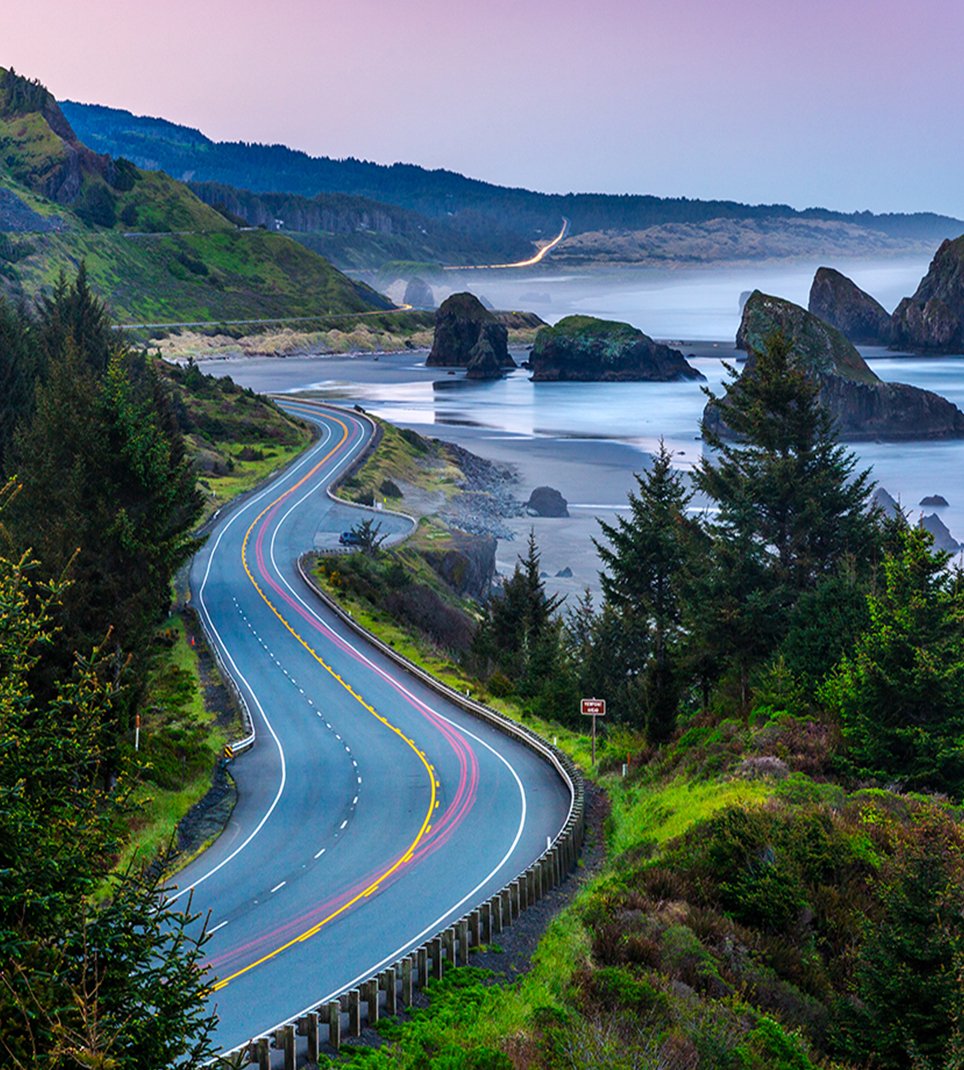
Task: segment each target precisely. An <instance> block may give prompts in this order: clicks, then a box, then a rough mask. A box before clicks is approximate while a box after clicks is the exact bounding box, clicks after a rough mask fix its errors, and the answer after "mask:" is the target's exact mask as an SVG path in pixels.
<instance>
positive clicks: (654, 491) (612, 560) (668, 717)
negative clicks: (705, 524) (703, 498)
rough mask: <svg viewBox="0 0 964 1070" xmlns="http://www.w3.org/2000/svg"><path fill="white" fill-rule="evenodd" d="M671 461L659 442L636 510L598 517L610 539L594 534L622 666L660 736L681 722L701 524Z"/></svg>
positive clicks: (652, 734) (650, 730) (633, 503)
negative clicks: (687, 581)
mask: <svg viewBox="0 0 964 1070" xmlns="http://www.w3.org/2000/svg"><path fill="white" fill-rule="evenodd" d="M672 460H673V458H672V454H671V453H670V451H669V450H668V449H667V448H666V444H665V443H664V442H662V441H660V444H659V449H658V450H657V452H656V454H655V456H654V457H653V463H652V467H651V468H650V469H649V471H647V472H646V473H645V474H644V475H637V476H636V486H637V492H635V493H634V492H633V491H630V493H629V509H630V515H629V516H628V517H618V518H617V520H616V523H615V524H607V523H605V522H603V521H600V527H601V528H602V532H603V535H604V536H605V539H606V542H607V543H608V545H606V544H605V543H602V542H599V541H596V548H597V550H598V551H599V556H600V559H601V560H602V563H603V566H604V571H603V572H602V573H601V574H600V577H601V580H602V588H603V595H604V598H605V605H606V606H607V607H609V608H610V609H611V610H612V611H613V613H614V614H615V616H616V617H617V618H618V620H619V623H620V626H621V630H622V633H623V642H622V643H621V644H620V646H621V648H622V649H621V653H622V655H623V657H624V658H625V661H624V663H623V665H622V666H621V668H622V671H623V672H624V673H625V675H626V677H627V678H629V677H630V676H633V677H635V678H636V680H637V681H638V686H636V687H635V688H633V691H634V692H635V694H634V696H633V697H634V698H635V699H636V700H637V701H639V702H640V703H641V704H642V712H643V721H644V723H645V726H646V731H647V734H648V736H649V738H650V741H651V742H654V743H655V742H661V741H662V740H664V739H666V738H667V737H668V736H669V735H670V733H671V732H672V730H673V728H674V726H675V723H676V712H677V707H678V705H679V697H680V692H681V688H682V685H683V679H682V674H681V665H680V644H681V640H682V638H683V633H682V627H681V625H682V587H683V583H684V576H685V571H686V569H687V566H688V564H689V561H690V559H691V555H692V552H693V546H694V539H695V524H694V522H693V521H691V520H689V519H688V518H687V516H686V508H687V506H688V505H689V503H690V500H691V498H692V494H691V492H690V491H689V490H688V489H687V487H686V485H685V482H684V479H683V477H682V476H681V475H680V474H679V473H678V472H676V471H674V470H673V466H672Z"/></svg>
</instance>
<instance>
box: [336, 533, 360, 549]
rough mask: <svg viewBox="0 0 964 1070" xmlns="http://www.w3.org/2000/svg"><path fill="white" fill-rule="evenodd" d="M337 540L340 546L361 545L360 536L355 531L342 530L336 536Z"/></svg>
mask: <svg viewBox="0 0 964 1070" xmlns="http://www.w3.org/2000/svg"><path fill="white" fill-rule="evenodd" d="M338 541H339V542H340V543H341V544H342V546H361V544H362V537H361V535H359V534H358V532H357V531H343V532H342V533H341V534H340V535H339V536H338Z"/></svg>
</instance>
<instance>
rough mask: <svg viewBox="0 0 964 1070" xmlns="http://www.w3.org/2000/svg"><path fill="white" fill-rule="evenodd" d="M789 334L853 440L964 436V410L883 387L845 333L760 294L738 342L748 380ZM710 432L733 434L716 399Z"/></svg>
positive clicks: (921, 393)
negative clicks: (766, 348) (779, 337)
mask: <svg viewBox="0 0 964 1070" xmlns="http://www.w3.org/2000/svg"><path fill="white" fill-rule="evenodd" d="M777 331H779V332H782V333H783V335H784V336H785V337H787V338H789V339H790V340H791V341H792V342H793V344H794V357H795V359H796V361H797V364H798V366H799V367H801V368H803V369H804V370H805V371H806V372H807V374H808V375H809V376H811V377H812V378H813V379H815V380H816V381H817V382H818V383H819V384H820V394H819V397H820V400H821V402H823V404H824V405H826V406H827V408H828V409H829V410H830V412H831V413H832V414H833V417H834V420H835V422H836V425H837V431H838V434H839V435H840V436H841V438H846V439H867V438H872V439H903V440H916V439H934V438H958V437H964V413H962V412H961V410H960V409H958V408H957V406H956V405H953V404H952V403H951V402H950V401H948V400H947V399H946V398H943V397H941V396H940V395H939V394H935V393H933V392H932V391H930V390H921V389H920V388H919V387H915V386H907V385H905V384H903V383H884V382H882V381H881V380H880V379H879V378H878V377H877V376H876V375H875V374H874V373H873V371H871V369H870V368H869V366H868V365H867V363H866V361H865V360H864V359H863V357H861V355H860V354H859V353H858V352H857V350H856V349H855V348H854V346H853V345H852V344H851V343H850V342H849V341H848V340H847V339H846V338H845V337H844V336H843V334H842V333H841V332H840V331H839V330H837V328H835V327H832V326H831V325H830V324H828V323H824V322H822V321H821V320H819V319H818V318H817V317H816V316H814V315H813V314H812V313H810V312H808V311H807V310H806V309H803V308H801V307H800V306H799V305H795V304H793V302H792V301H785V300H784V299H782V298H779V297H772V296H770V295H769V294H764V293H761V292H760V291H759V290H755V291H754V292H753V293H752V294H751V296H750V299H749V300H748V301H747V303H746V306H745V307H744V309H743V319H742V321H741V323H740V330H739V332H738V334H737V345H738V346H739V347H740V348H742V349H746V350H747V351H748V358H747V362H746V365H745V366H744V369H743V372H742V373H741V374H743V375H753V374H754V367H755V360H754V351H758V350H760V349H761V348H762V347H763V345H764V344H765V342H766V339H767V338H768V337H769V336H770V335H772V334H774V333H775V332H777ZM703 424H704V427H705V428H706V429H707V430H710V431H715V432H716V433H717V434H720V435H721V436H723V437H729V433H728V429H727V427H726V423H725V412H724V411H721V406H719V405H716V404H714V403H713V402H710V403H709V404H708V405H707V406H706V408H705V409H704V412H703Z"/></svg>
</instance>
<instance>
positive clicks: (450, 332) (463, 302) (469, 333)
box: [425, 293, 516, 369]
mask: <svg viewBox="0 0 964 1070" xmlns="http://www.w3.org/2000/svg"><path fill="white" fill-rule="evenodd" d="M508 337H509V332H508V330H507V329H506V327H505V326H504V325H503V324H501V323H499V321H498V320H497V319H496V317H495V316H494V315H493V314H492V313H491V312H489V310H488V309H486V308H484V307H483V305H482V303H481V302H480V301H479V299H478V298H477V297H475V295H474V294H470V293H458V294H452V296H451V297H447V298H446V299H445V300H444V301H443V302H442V304H441V305H440V306H439V310H438V312H436V313H435V338H434V340H433V342H432V351H431V353H429V355H428V359H427V360H426V362H425V363H426V364H428V365H430V366H432V367H449V368H467V367H468V366H469V365H470V364H471V363H472V361H473V359H475V360H476V365H477V367H481V366H482V365H485V366H487V367H488V366H491V363H492V360H493V359H494V360H495V362H496V364H497V365H498V367H499V369H504V368H514V367H515V366H516V364H515V361H514V360H513V359H512V357H510V356H509V349H508ZM489 350H491V356H490V354H489V352H488V351H489Z"/></svg>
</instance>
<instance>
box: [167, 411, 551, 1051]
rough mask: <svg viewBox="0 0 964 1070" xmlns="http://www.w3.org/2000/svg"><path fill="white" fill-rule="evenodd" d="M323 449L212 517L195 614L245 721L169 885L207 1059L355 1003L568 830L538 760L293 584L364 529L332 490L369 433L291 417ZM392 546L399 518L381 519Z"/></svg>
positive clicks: (354, 423)
mask: <svg viewBox="0 0 964 1070" xmlns="http://www.w3.org/2000/svg"><path fill="white" fill-rule="evenodd" d="M290 405H291V406H293V407H295V408H297V411H298V414H299V415H301V416H303V417H304V418H307V419H311V420H312V421H313V422H315V423H316V424H317V425H318V427H319V431H320V437H319V439H318V441H317V442H316V443H315V444H314V445H313V446H312V447H311V449H310V450H308V451H307V452H306V453H305V454H304V455H303V457H302V458H301V459H300V460H298V461H297V462H296V463H295V464H294V465H293V466H291V467H290V468H288V469H287V470H286V471H285V472H284V473H282V474H281V475H280V476H279V477H278V478H276V479H275V480H274V481H273V482H272V483H270V484H269V485H268V486H267V487H266V488H265V489H263V490H262V491H261V492H260V493H258V494H256V495H254V496H253V497H251V498H249V499H248V500H246V501H244V502H243V503H241V504H240V505H239V506H237V507H236V508H235V509H234V510H232V511H227V512H225V513H224V514H222V515H221V516H220V517H219V519H218V523H217V525H216V526H215V527H214V529H213V531H212V533H211V535H210V537H209V539H208V541H207V543H206V545H205V546H204V548H203V549H202V550H201V552H200V553H199V554H198V555H197V557H196V559H195V561H194V563H193V565H192V570H191V588H192V599H193V603H194V605H195V608H197V610H198V612H199V613H200V616H201V619H202V622H203V623H204V627H205V630H206V632H207V634H208V637H209V640H210V641H211V643H212V644H213V645H214V646H215V647H216V648H217V650H218V653H219V655H220V657H221V660H222V661H223V662H224V663H225V664H226V665H227V666H228V668H229V670H230V672H231V674H232V676H233V677H234V678H235V681H236V683H237V684H238V687H239V688H240V690H241V691H242V693H243V694H244V696H245V699H246V701H247V703H248V706H249V707H250V710H251V713H252V716H253V719H254V722H255V729H256V732H257V741H256V744H255V746H254V747H253V748H252V749H251V750H249V751H247V752H246V753H244V754H242V755H241V756H240V757H238V758H237V759H236V760H235V761H234V762H233V763H232V765H231V773H232V775H233V776H234V778H235V780H236V782H237V786H238V803H237V806H236V807H235V810H234V813H233V814H232V817H231V819H230V821H229V823H228V826H227V828H226V829H225V831H224V832H223V833H222V835H221V836H220V837H219V838H218V839H217V840H216V841H215V843H214V844H213V845H212V846H211V847H210V848H209V849H208V850H207V851H205V852H204V853H203V854H202V855H201V856H200V857H199V858H197V859H196V860H195V861H193V862H192V863H191V864H190V865H189V866H187V867H186V868H185V869H184V870H182V871H181V872H180V873H179V874H178V875H177V877H176V879H175V885H176V888H177V891H176V897H177V898H178V901H179V902H180V903H183V902H184V901H185V900H186V897H187V896H188V895H190V896H191V904H192V908H193V909H194V910H196V911H199V912H200V913H201V914H202V916H205V917H206V918H207V924H208V930H209V932H210V933H211V934H212V936H211V939H210V941H209V943H208V944H207V952H208V962H209V965H210V967H211V970H212V993H211V1001H212V1003H213V1004H214V1005H216V1008H217V1012H218V1015H219V1020H220V1021H219V1026H218V1031H217V1034H216V1042H217V1045H218V1047H219V1049H220V1050H222V1051H227V1050H231V1049H233V1048H235V1047H237V1046H239V1045H241V1044H243V1043H244V1042H246V1041H247V1040H248V1039H250V1038H252V1037H255V1036H258V1035H263V1034H265V1033H267V1032H268V1031H270V1030H271V1029H273V1028H274V1027H275V1026H277V1025H278V1024H280V1023H281V1022H284V1021H286V1020H288V1019H290V1018H292V1017H293V1016H295V1015H296V1014H299V1013H301V1012H303V1011H305V1010H307V1009H309V1008H312V1007H315V1006H316V1005H318V1004H319V1003H321V1002H323V1001H325V1000H328V999H330V998H332V997H334V996H335V995H337V994H338V993H341V992H343V991H345V990H346V989H348V988H351V987H353V986H354V985H355V984H357V983H358V982H359V981H360V980H362V979H364V978H366V977H368V976H369V975H370V974H372V973H373V972H375V971H376V970H379V969H382V968H384V967H385V966H387V965H390V964H391V963H394V962H395V961H396V960H397V959H398V958H400V957H401V956H403V955H404V954H406V953H407V952H408V951H409V950H411V949H413V948H414V947H416V946H417V945H419V944H420V943H422V942H423V941H424V940H425V939H426V938H427V937H429V936H432V935H434V934H435V933H436V932H437V931H439V930H440V929H442V928H443V927H445V925H446V924H448V923H450V922H451V921H453V920H455V919H456V918H458V917H460V916H462V915H463V914H464V913H465V912H466V911H467V910H469V909H471V908H472V907H474V906H475V905H477V904H478V903H481V902H482V901H483V900H485V899H486V898H488V897H489V896H491V895H492V894H494V892H495V891H497V890H498V889H499V888H501V887H502V886H503V885H504V884H506V883H507V882H508V881H510V880H512V879H513V878H514V877H516V876H517V875H518V874H519V873H521V872H522V871H523V870H525V869H526V867H527V866H528V865H529V864H530V863H531V862H532V861H533V860H534V859H536V858H537V857H538V856H539V855H540V854H541V853H542V852H543V851H544V850H545V848H546V845H547V841H548V840H549V839H550V838H554V837H555V836H556V834H557V833H558V832H559V830H560V829H561V827H562V826H563V825H564V824H565V821H566V818H567V816H568V813H569V808H570V803H571V799H570V794H569V789H568V787H567V786H566V785H565V784H564V783H563V781H562V779H561V778H560V777H559V775H558V774H557V773H556V771H555V770H554V769H553V768H552V767H550V766H549V765H548V764H547V763H546V762H545V761H544V760H543V759H542V758H540V757H539V756H538V755H537V754H536V753H535V752H533V751H532V750H530V749H529V748H527V747H525V746H524V745H523V744H521V743H520V742H518V741H516V740H514V739H512V738H510V737H508V736H506V735H503V734H502V733H501V732H499V731H498V730H497V729H496V728H494V727H493V726H491V725H489V724H488V723H486V722H483V721H481V720H479V719H478V718H475V717H473V716H472V715H471V714H468V713H466V712H464V711H462V710H461V709H460V708H458V707H457V706H455V705H454V704H452V703H450V702H448V701H446V700H445V699H443V698H441V697H439V695H437V694H436V693H435V692H434V691H432V690H431V689H429V688H428V687H426V686H425V685H424V684H423V683H421V682H420V681H418V680H417V679H415V678H414V677H413V676H411V675H409V674H407V673H406V672H404V670H402V669H400V668H399V667H398V666H397V665H396V664H395V663H394V662H393V661H391V660H390V659H389V658H387V657H385V656H384V655H383V654H381V653H380V652H379V651H377V649H375V648H374V647H373V646H371V645H369V644H368V643H366V642H365V641H364V640H362V639H360V638H359V637H358V636H357V635H356V634H355V633H353V632H352V631H351V630H349V629H347V628H346V626H345V625H344V623H342V622H340V621H339V620H338V618H337V617H336V616H335V615H334V614H332V613H331V612H330V611H329V610H327V609H326V608H325V607H324V606H323V605H322V604H321V602H320V601H319V599H318V598H317V597H316V596H315V595H314V594H313V593H312V592H311V590H310V589H309V588H308V586H307V585H306V584H305V583H304V581H303V580H302V579H301V577H300V576H299V574H298V571H297V559H298V557H299V555H301V554H302V553H304V552H305V551H306V550H310V549H312V548H313V547H315V548H321V549H324V548H333V547H334V546H336V545H337V539H338V533H339V532H340V531H342V530H345V529H347V528H349V527H351V526H352V525H353V524H354V523H357V521H358V519H359V518H360V517H362V516H364V515H365V514H364V513H361V512H360V511H359V510H358V509H356V508H354V507H352V506H349V505H346V504H344V503H341V502H336V501H335V500H333V499H332V498H331V497H330V496H329V495H328V493H327V487H328V486H329V484H330V483H331V482H332V480H333V479H335V478H336V477H337V476H338V474H339V473H341V472H343V471H344V470H345V468H346V467H347V466H349V465H350V464H351V462H352V460H354V459H355V458H357V456H358V454H359V453H360V452H361V451H362V450H363V449H364V447H365V444H366V443H367V441H368V439H369V437H370V435H371V433H372V432H371V425H370V424H369V422H368V421H367V420H366V419H364V417H362V416H360V415H358V414H356V413H353V412H349V411H347V410H338V409H335V408H333V407H327V408H321V407H315V406H310V407H309V406H304V405H303V404H301V403H299V402H296V401H292V402H290ZM378 520H379V521H380V522H381V523H382V525H383V530H385V531H388V532H391V533H393V535H394V536H396V537H401V535H403V534H404V533H406V532H407V531H408V530H410V527H411V521H409V520H408V519H407V518H405V517H403V516H399V515H395V514H391V513H387V512H385V513H381V514H379V516H378Z"/></svg>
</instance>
